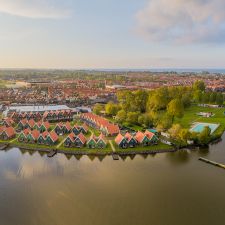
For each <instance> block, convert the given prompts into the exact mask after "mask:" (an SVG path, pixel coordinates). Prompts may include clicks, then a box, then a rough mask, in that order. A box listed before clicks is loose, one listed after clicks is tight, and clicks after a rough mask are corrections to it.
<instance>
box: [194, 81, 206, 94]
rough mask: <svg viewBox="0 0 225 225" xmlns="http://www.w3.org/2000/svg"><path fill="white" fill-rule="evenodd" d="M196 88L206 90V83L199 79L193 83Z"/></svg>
mask: <svg viewBox="0 0 225 225" xmlns="http://www.w3.org/2000/svg"><path fill="white" fill-rule="evenodd" d="M193 88H194V90H200V91H205V83H204V82H203V81H202V80H197V81H195V83H194V84H193Z"/></svg>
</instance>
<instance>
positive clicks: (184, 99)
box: [181, 93, 192, 107]
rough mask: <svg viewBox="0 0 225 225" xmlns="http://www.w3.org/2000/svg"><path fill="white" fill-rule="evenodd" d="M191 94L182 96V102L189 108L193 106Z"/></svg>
mask: <svg viewBox="0 0 225 225" xmlns="http://www.w3.org/2000/svg"><path fill="white" fill-rule="evenodd" d="M191 99H192V96H191V93H184V94H183V95H182V98H181V101H182V102H183V105H184V107H188V106H190V105H191Z"/></svg>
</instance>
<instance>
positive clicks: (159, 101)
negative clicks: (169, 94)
mask: <svg viewBox="0 0 225 225" xmlns="http://www.w3.org/2000/svg"><path fill="white" fill-rule="evenodd" d="M167 103H168V102H167V98H166V96H164V95H161V94H159V93H155V94H153V95H152V96H151V95H150V96H149V99H148V103H147V108H148V111H152V110H153V111H158V110H161V109H165V108H166V106H167Z"/></svg>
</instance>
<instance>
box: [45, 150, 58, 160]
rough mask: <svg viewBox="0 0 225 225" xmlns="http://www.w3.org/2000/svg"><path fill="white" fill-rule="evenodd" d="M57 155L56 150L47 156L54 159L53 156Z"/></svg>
mask: <svg viewBox="0 0 225 225" xmlns="http://www.w3.org/2000/svg"><path fill="white" fill-rule="evenodd" d="M56 154H57V150H56V149H52V150H51V151H50V152H49V153H48V154H47V156H48V157H49V158H52V157H53V156H55V155H56Z"/></svg>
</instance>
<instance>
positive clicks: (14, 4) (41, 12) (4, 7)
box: [0, 0, 70, 19]
mask: <svg viewBox="0 0 225 225" xmlns="http://www.w3.org/2000/svg"><path fill="white" fill-rule="evenodd" d="M0 12H1V13H7V14H10V15H15V16H21V17H29V18H34V19H38V18H48V19H58V18H64V17H67V16H69V15H70V10H68V9H66V8H63V7H61V6H59V4H57V0H0Z"/></svg>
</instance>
